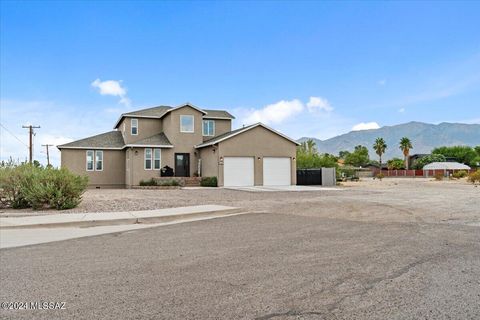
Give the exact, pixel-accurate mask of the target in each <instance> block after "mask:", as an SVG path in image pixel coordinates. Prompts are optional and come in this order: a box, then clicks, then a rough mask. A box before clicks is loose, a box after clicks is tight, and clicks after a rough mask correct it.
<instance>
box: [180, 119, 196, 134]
mask: <svg viewBox="0 0 480 320" xmlns="http://www.w3.org/2000/svg"><path fill="white" fill-rule="evenodd" d="M193 122H194V119H193V116H190V115H189V116H187V115H181V116H180V132H186V133H193Z"/></svg>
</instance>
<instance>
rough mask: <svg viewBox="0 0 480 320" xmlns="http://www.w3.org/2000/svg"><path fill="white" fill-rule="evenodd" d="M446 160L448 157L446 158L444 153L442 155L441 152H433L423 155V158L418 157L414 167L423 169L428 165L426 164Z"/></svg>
mask: <svg viewBox="0 0 480 320" xmlns="http://www.w3.org/2000/svg"><path fill="white" fill-rule="evenodd" d="M445 161H446V159H445V156H444V155H441V154H431V155H428V156H425V157H422V158H420V159H418V160H417V161H415V163H414V164H413V168H414V169H423V167H424V166H426V165H427V164H429V163H432V162H445Z"/></svg>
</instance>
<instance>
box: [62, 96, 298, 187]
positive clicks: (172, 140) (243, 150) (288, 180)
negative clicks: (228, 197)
mask: <svg viewBox="0 0 480 320" xmlns="http://www.w3.org/2000/svg"><path fill="white" fill-rule="evenodd" d="M232 119H234V117H233V116H232V115H231V114H230V113H228V112H227V111H223V110H206V109H199V108H197V107H195V106H193V105H191V104H189V103H187V104H184V105H181V106H178V107H175V108H172V107H167V106H160V107H154V108H148V109H143V110H138V111H133V112H128V113H124V114H122V115H121V116H120V118H119V119H118V121H117V122H116V123H115V126H114V129H115V130H114V131H110V132H106V133H102V134H99V135H96V136H93V137H89V138H85V139H82V140H77V141H74V142H71V143H67V144H64V145H60V146H58V149H60V151H61V165H62V167H66V168H68V169H70V170H71V171H73V172H75V173H78V174H86V175H88V176H89V178H90V184H91V186H96V187H125V186H126V187H130V186H135V185H138V184H139V183H140V181H141V180H148V179H151V178H156V177H160V169H161V168H163V167H165V166H169V167H170V168H173V170H174V175H175V176H176V177H193V176H203V177H213V176H214V177H217V178H218V184H219V186H253V185H291V184H296V161H295V156H296V146H297V145H298V143H297V142H296V141H295V140H293V139H291V138H289V137H287V136H285V135H283V134H281V133H279V132H277V131H275V130H273V129H271V128H269V127H267V126H266V125H264V124H261V123H257V124H254V125H250V126H246V127H243V128H240V129H236V130H233V131H232Z"/></svg>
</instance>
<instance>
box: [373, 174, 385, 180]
mask: <svg viewBox="0 0 480 320" xmlns="http://www.w3.org/2000/svg"><path fill="white" fill-rule="evenodd" d="M375 177H376V178H377V179H379V180H382V179H383V178H385V175H384V174H383V173H378V174H377V175H376V176H375Z"/></svg>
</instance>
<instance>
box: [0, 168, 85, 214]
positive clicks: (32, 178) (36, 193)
mask: <svg viewBox="0 0 480 320" xmlns="http://www.w3.org/2000/svg"><path fill="white" fill-rule="evenodd" d="M87 185H88V177H86V176H78V175H75V174H73V173H71V172H70V171H68V170H67V169H65V168H61V169H54V168H51V167H48V168H43V167H39V166H33V165H30V164H22V165H11V166H6V167H1V168H0V199H1V201H0V202H1V205H2V206H4V207H12V208H16V209H18V208H28V207H32V208H33V209H42V208H55V209H57V210H63V209H71V208H74V207H76V206H77V205H78V204H79V203H80V201H81V200H82V194H83V193H84V192H85V190H86V188H87Z"/></svg>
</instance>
